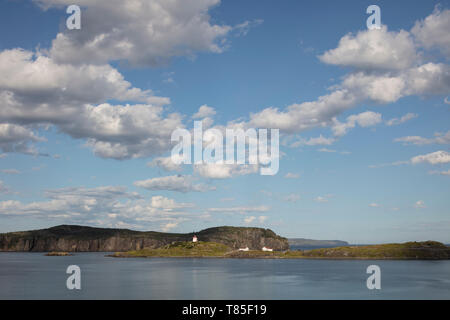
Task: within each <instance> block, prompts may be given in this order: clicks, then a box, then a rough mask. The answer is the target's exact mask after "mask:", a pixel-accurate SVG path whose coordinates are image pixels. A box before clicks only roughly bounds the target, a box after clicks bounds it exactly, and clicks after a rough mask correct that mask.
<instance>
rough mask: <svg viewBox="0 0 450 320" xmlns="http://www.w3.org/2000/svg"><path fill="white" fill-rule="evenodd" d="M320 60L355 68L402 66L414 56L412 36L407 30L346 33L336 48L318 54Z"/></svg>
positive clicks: (402, 67) (385, 29) (413, 59)
mask: <svg viewBox="0 0 450 320" xmlns="http://www.w3.org/2000/svg"><path fill="white" fill-rule="evenodd" d="M319 59H320V60H321V61H322V62H325V63H328V64H334V65H340V66H347V67H355V68H358V69H385V70H392V69H394V70H401V69H405V68H407V67H409V66H411V65H412V64H413V63H414V62H415V61H416V59H417V54H416V50H415V46H414V42H413V39H412V38H411V36H410V34H409V32H407V31H404V30H401V31H399V32H391V31H388V29H387V27H386V26H382V28H381V29H379V30H365V31H360V32H358V33H357V34H356V35H352V34H347V35H345V36H344V37H342V38H341V40H339V44H338V46H337V48H335V49H331V50H328V51H327V52H325V53H324V54H323V55H321V56H319Z"/></svg>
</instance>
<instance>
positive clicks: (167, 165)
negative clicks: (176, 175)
mask: <svg viewBox="0 0 450 320" xmlns="http://www.w3.org/2000/svg"><path fill="white" fill-rule="evenodd" d="M174 157H175V158H181V156H180V155H174ZM147 166H149V167H159V168H162V169H164V170H166V171H181V165H180V164H175V163H174V162H173V161H172V156H169V157H166V158H163V157H160V158H155V159H153V160H152V161H151V162H148V163H147Z"/></svg>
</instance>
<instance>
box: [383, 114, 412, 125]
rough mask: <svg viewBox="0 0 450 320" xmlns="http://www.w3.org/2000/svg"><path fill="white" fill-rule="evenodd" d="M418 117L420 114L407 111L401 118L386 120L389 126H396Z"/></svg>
mask: <svg viewBox="0 0 450 320" xmlns="http://www.w3.org/2000/svg"><path fill="white" fill-rule="evenodd" d="M417 117H418V115H417V114H416V113H407V114H405V115H403V116H402V117H400V118H392V119H390V120H388V121H386V125H387V126H396V125H399V124H402V123H405V122H407V121H409V120H412V119H414V118H417Z"/></svg>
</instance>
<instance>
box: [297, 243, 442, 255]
mask: <svg viewBox="0 0 450 320" xmlns="http://www.w3.org/2000/svg"><path fill="white" fill-rule="evenodd" d="M303 256H304V257H310V258H363V259H450V248H449V247H447V246H446V245H444V244H442V243H440V242H436V241H425V242H406V243H390V244H378V245H370V246H346V247H337V248H324V249H314V250H307V251H304V252H303Z"/></svg>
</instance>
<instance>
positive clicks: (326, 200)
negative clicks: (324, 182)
mask: <svg viewBox="0 0 450 320" xmlns="http://www.w3.org/2000/svg"><path fill="white" fill-rule="evenodd" d="M314 201H316V202H321V203H326V202H328V199H327V198H325V197H322V196H318V197H316V198H315V199H314Z"/></svg>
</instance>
